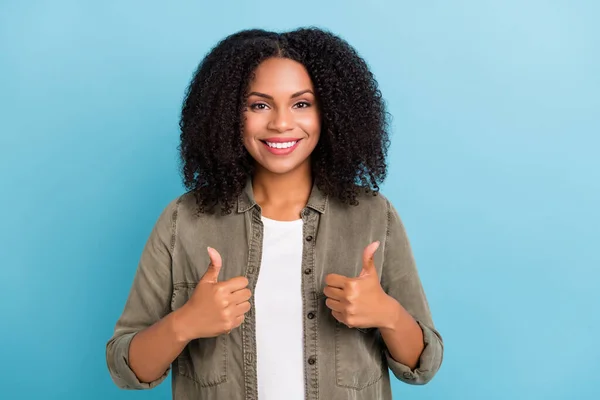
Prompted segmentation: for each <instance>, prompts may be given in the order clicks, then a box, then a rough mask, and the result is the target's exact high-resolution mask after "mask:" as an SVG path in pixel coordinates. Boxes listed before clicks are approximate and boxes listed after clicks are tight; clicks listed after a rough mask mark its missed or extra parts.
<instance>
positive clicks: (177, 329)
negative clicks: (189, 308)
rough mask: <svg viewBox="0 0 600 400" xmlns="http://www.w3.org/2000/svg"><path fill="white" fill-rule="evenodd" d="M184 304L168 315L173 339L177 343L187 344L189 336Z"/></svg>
mask: <svg viewBox="0 0 600 400" xmlns="http://www.w3.org/2000/svg"><path fill="white" fill-rule="evenodd" d="M185 315H186V313H185V306H183V307H181V308H178V309H177V310H175V311H173V312H172V313H171V314H170V315H169V323H168V324H169V328H170V330H171V333H172V334H173V337H174V338H175V341H176V342H177V343H179V344H187V343H188V342H190V341H191V340H192V339H193V338H191V337H190V336H189V334H188V332H187V326H188V324H186V323H185V319H186V318H185Z"/></svg>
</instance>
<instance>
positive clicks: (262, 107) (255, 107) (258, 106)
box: [250, 103, 267, 110]
mask: <svg viewBox="0 0 600 400" xmlns="http://www.w3.org/2000/svg"><path fill="white" fill-rule="evenodd" d="M250 109H252V110H266V109H267V105H266V104H264V103H254V104H252V105H251V106H250Z"/></svg>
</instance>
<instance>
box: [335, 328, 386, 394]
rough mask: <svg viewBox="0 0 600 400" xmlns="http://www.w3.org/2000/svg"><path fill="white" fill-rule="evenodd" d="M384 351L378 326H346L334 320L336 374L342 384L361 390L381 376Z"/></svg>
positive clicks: (337, 382)
mask: <svg viewBox="0 0 600 400" xmlns="http://www.w3.org/2000/svg"><path fill="white" fill-rule="evenodd" d="M384 357H385V356H384V353H383V351H382V347H381V342H380V338H379V333H378V330H377V329H360V330H359V329H356V328H348V327H347V326H346V325H344V324H342V323H340V322H338V321H336V325H335V375H336V384H337V385H338V386H341V387H345V388H350V389H355V390H361V389H364V388H366V387H367V386H370V385H372V384H374V383H376V382H378V381H379V380H380V379H381V378H382V377H383V371H384V366H385V363H384Z"/></svg>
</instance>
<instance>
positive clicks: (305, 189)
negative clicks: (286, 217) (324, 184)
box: [252, 166, 313, 207]
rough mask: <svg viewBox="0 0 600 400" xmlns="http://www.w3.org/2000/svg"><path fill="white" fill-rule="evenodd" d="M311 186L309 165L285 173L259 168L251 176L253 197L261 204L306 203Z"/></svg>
mask: <svg viewBox="0 0 600 400" xmlns="http://www.w3.org/2000/svg"><path fill="white" fill-rule="evenodd" d="M312 186H313V182H312V174H311V171H310V166H306V167H304V168H297V169H296V170H294V171H290V172H288V173H286V174H274V173H272V172H270V171H268V170H265V169H263V168H260V169H257V170H256V172H255V173H254V176H253V178H252V189H253V191H254V199H255V200H256V202H257V203H258V204H259V205H261V206H266V205H270V206H276V207H277V206H286V205H291V204H294V205H298V204H301V205H302V206H304V205H305V204H306V203H308V198H309V197H310V193H311V190H312Z"/></svg>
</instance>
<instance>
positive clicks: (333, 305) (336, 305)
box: [325, 299, 344, 312]
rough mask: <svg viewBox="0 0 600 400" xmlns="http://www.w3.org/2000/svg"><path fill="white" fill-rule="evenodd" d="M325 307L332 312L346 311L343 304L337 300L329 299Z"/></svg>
mask: <svg viewBox="0 0 600 400" xmlns="http://www.w3.org/2000/svg"><path fill="white" fill-rule="evenodd" d="M325 305H326V306H327V307H329V309H330V310H333V311H337V312H342V311H344V306H343V305H342V303H341V302H339V301H337V300H332V299H327V300H325Z"/></svg>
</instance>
